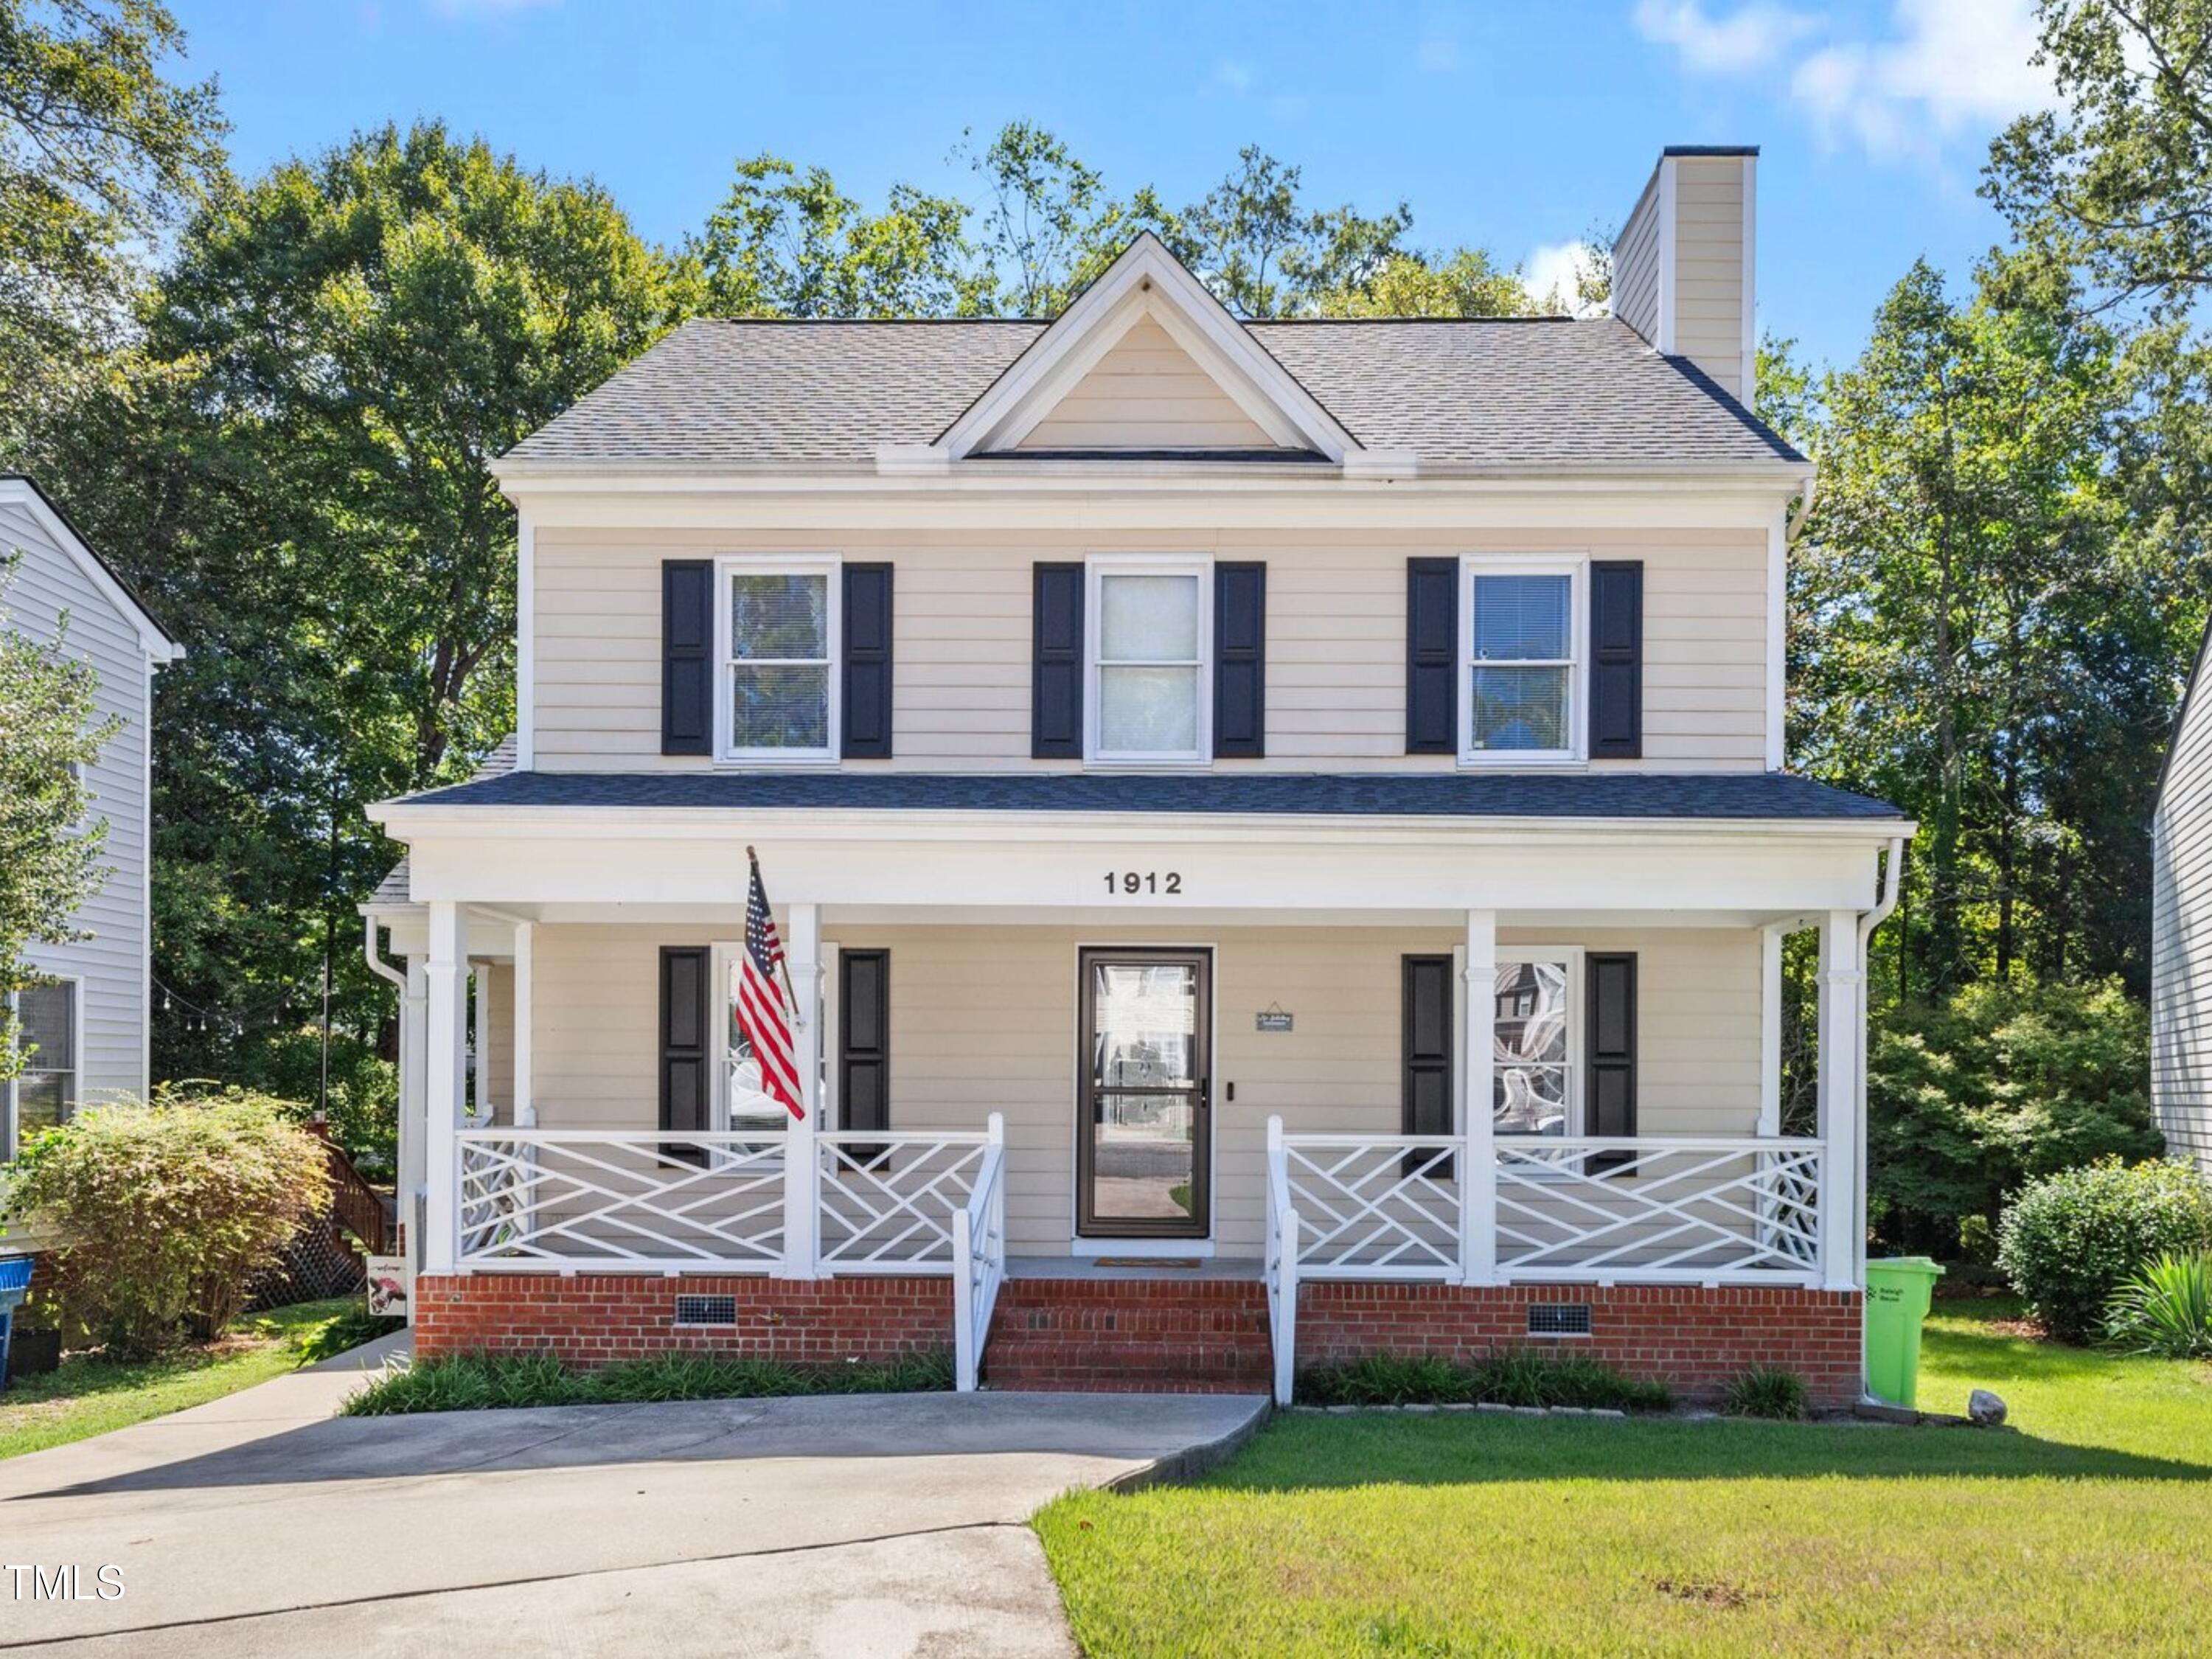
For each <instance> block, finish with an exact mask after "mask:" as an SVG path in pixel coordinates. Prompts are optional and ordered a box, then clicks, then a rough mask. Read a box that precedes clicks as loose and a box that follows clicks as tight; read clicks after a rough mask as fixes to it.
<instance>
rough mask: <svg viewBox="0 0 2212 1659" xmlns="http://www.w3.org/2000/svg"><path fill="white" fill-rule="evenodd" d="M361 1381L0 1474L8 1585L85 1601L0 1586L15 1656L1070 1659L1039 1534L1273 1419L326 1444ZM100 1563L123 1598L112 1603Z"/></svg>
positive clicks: (582, 1433)
mask: <svg viewBox="0 0 2212 1659" xmlns="http://www.w3.org/2000/svg"><path fill="white" fill-rule="evenodd" d="M361 1364H362V1360H361V1358H360V1357H358V1356H350V1355H349V1356H344V1357H343V1358H341V1359H339V1360H337V1361H332V1362H329V1363H328V1364H325V1365H324V1366H320V1367H317V1368H315V1369H314V1370H307V1371H301V1372H298V1373H296V1374H295V1375H293V1376H286V1377H280V1378H278V1379H277V1380H276V1381H275V1382H273V1383H264V1384H263V1385H262V1386H260V1387H258V1388H255V1389H247V1390H246V1391H245V1392H244V1393H242V1394H236V1395H231V1396H230V1397H229V1398H228V1399H225V1400H220V1401H215V1402H214V1403H212V1404H210V1405H207V1406H202V1407H196V1408H194V1409H193V1410H191V1411H187V1412H180V1413H177V1414H176V1415H174V1416H173V1417H167V1418H162V1419H158V1420H156V1421H155V1422H151V1423H145V1424H141V1425H138V1426H137V1427H135V1428H130V1429H124V1430H120V1431H117V1432H116V1433H113V1434H109V1435H104V1436H101V1437H99V1438H97V1439H94V1440H87V1441H82V1442H80V1443H77V1444H76V1445H72V1446H62V1447H57V1448H55V1449H53V1450H52V1451H45V1452H36V1453H33V1454H32V1455H29V1456H27V1457H19V1458H15V1459H11V1460H9V1461H8V1462H0V1565H11V1564H18V1563H21V1564H29V1563H37V1564H39V1565H42V1566H44V1567H46V1568H47V1569H49V1570H51V1569H52V1568H53V1567H56V1566H60V1565H75V1566H76V1567H77V1569H78V1575H77V1586H78V1592H79V1595H81V1596H82V1597H83V1598H85V1599H82V1600H77V1601H50V1600H38V1599H33V1595H32V1593H31V1581H30V1577H29V1576H28V1575H27V1574H10V1573H8V1572H6V1571H0V1649H8V1648H12V1647H18V1646H29V1645H42V1646H43V1645H52V1646H54V1647H55V1648H56V1650H58V1651H62V1652H65V1653H77V1652H82V1653H88V1654H104V1653H116V1654H130V1655H133V1656H136V1655H142V1654H151V1655H172V1654H191V1655H199V1654H207V1655H213V1654H222V1655H226V1656H253V1655H262V1654H268V1655H272V1656H273V1655H279V1654H281V1655H284V1656H287V1659H289V1656H293V1655H296V1654H298V1653H301V1652H303V1651H304V1652H315V1651H331V1652H346V1653H350V1654H380V1653H392V1654H399V1653H408V1654H416V1653H420V1652H422V1651H423V1650H425V1649H426V1648H428V1646H429V1645H430V1644H432V1643H433V1642H435V1643H437V1644H441V1645H450V1646H451V1647H453V1649H454V1650H459V1651H464V1652H466V1651H477V1652H544V1653H560V1654H588V1653H603V1652H613V1651H618V1650H619V1651H637V1652H646V1653H653V1654H747V1655H750V1654H779V1655H781V1654H792V1655H800V1654H804V1655H817V1654H818V1655H824V1656H829V1655H836V1656H839V1659H870V1656H885V1659H890V1656H899V1655H961V1656H969V1655H975V1656H1000V1655H1005V1656H1012V1655H1024V1656H1026V1655H1049V1656H1055V1659H1060V1656H1071V1659H1072V1656H1073V1652H1074V1649H1073V1644H1072V1643H1071V1642H1070V1640H1069V1638H1068V1634H1067V1629H1066V1622H1065V1620H1064V1619H1063V1617H1062V1615H1061V1613H1060V1598H1059V1595H1058V1593H1057V1591H1056V1590H1055V1589H1054V1587H1053V1583H1052V1581H1051V1579H1050V1577H1048V1575H1047V1573H1046V1571H1045V1566H1044V1558H1043V1554H1042V1551H1041V1550H1040V1549H1039V1548H1038V1547H1037V1543H1036V1537H1035V1535H1034V1534H1031V1533H1030V1530H1029V1528H1027V1526H1026V1525H1024V1522H1025V1521H1026V1520H1027V1518H1028V1517H1029V1516H1030V1514H1031V1513H1032V1512H1033V1511H1035V1510H1036V1508H1037V1507H1038V1506H1039V1505H1040V1504H1043V1503H1045V1502H1047V1501H1048V1499H1050V1498H1054V1496H1056V1495H1058V1494H1059V1493H1060V1492H1065V1491H1066V1490H1067V1489H1069V1488H1070V1487H1073V1486H1085V1485H1099V1484H1104V1483H1108V1482H1129V1481H1135V1480H1143V1479H1146V1478H1147V1477H1148V1476H1149V1475H1151V1474H1154V1473H1157V1472H1158V1471H1159V1470H1160V1468H1162V1466H1163V1465H1166V1466H1170V1467H1172V1466H1173V1465H1174V1464H1175V1463H1176V1462H1177V1461H1178V1460H1182V1459H1185V1458H1187V1457H1201V1458H1202V1457H1204V1456H1205V1455H1207V1449H1209V1448H1219V1447H1222V1446H1225V1445H1226V1444H1230V1443H1235V1442H1237V1440H1239V1439H1241V1437H1243V1436H1244V1435H1246V1434H1248V1433H1249V1432H1250V1431H1251V1430H1252V1428H1253V1427H1255V1425H1257V1423H1258V1422H1259V1420H1260V1418H1261V1414H1262V1413H1263V1412H1264V1410H1265V1405H1264V1402H1263V1401H1259V1400H1255V1399H1249V1398H1239V1397H1223V1396H1218V1395H1214V1396H1208V1395H1017V1394H996V1395H994V1394H981V1395H873V1396H865V1397H851V1398H828V1399H811V1400H732V1401H711V1402H702V1403H695V1404H682V1405H665V1406H575V1407H559V1408H556V1409H547V1410H541V1411H506V1412H462V1413H447V1414H437V1415H426V1416H421V1417H398V1418H333V1417H331V1415H330V1413H331V1410H332V1409H333V1408H334V1407H336V1405H337V1402H338V1401H339V1400H340V1399H342V1398H343V1396H344V1395H346V1394H347V1393H349V1392H350V1391H351V1390H352V1389H354V1388H355V1387H356V1386H358V1384H359V1381H360V1366H361ZM103 1565H115V1566H119V1567H120V1568H121V1569H122V1579H123V1584H124V1589H125V1593H124V1595H122V1597H121V1598H120V1599H116V1600H109V1601H100V1600H98V1599H96V1596H95V1575H96V1574H97V1572H98V1571H99V1569H100V1567H101V1566H103ZM18 1582H20V1583H21V1589H20V1590H18V1589H17V1588H16V1584H17V1583H18Z"/></svg>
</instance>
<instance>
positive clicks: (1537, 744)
mask: <svg viewBox="0 0 2212 1659" xmlns="http://www.w3.org/2000/svg"><path fill="white" fill-rule="evenodd" d="M1586 569H1587V566H1586V563H1585V562H1584V561H1583V560H1580V559H1558V558H1547V559H1537V558H1498V557H1482V558H1469V559H1466V560H1463V561H1462V564H1461V570H1462V577H1461V580H1462V588H1461V593H1460V601H1461V602H1460V608H1459V611H1460V707H1459V728H1460V758H1461V759H1462V761H1463V762H1465V763H1468V764H1469V765H1507V766H1525V765H1528V764H1529V763H1532V762H1546V761H1552V762H1560V761H1578V760H1581V759H1582V758H1583V756H1584V754H1585V752H1586V751H1585V749H1584V746H1583V743H1584V738H1583V734H1584V732H1585V730H1586V729H1587V718H1586V710H1585V708H1584V704H1585V702H1586V701H1587V699H1586V697H1585V695H1584V687H1585V671H1586V667H1587V665H1586V664H1585V663H1584V662H1583V649H1582V642H1583V635H1584V634H1585V631H1586V629H1585V628H1584V615H1585V612H1584V606H1585V605H1587V604H1588V602H1589V601H1588V599H1587V593H1586V590H1587V588H1588V586H1589V584H1588V582H1587V580H1585V573H1586Z"/></svg>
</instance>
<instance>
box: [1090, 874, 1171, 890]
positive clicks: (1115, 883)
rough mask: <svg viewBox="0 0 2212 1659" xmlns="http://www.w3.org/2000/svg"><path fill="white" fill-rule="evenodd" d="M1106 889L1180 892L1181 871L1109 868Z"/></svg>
mask: <svg viewBox="0 0 2212 1659" xmlns="http://www.w3.org/2000/svg"><path fill="white" fill-rule="evenodd" d="M1106 890H1107V891H1108V892H1109V893H1180V892H1182V872H1181V871H1180V870H1169V871H1166V872H1161V871H1158V870H1109V871H1108V872H1106Z"/></svg>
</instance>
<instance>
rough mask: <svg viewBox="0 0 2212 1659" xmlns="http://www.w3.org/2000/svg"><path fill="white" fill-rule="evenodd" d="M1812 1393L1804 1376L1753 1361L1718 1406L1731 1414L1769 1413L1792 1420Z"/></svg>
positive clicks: (1732, 1384) (1735, 1415) (1778, 1419)
mask: <svg viewBox="0 0 2212 1659" xmlns="http://www.w3.org/2000/svg"><path fill="white" fill-rule="evenodd" d="M1810 1398H1811V1396H1810V1395H1809V1394H1808V1392H1807V1390H1806V1388H1805V1379H1804V1378H1803V1377H1802V1376H1798V1375H1797V1373H1796V1372H1795V1371H1785V1370H1781V1369H1779V1368H1778V1367H1777V1366H1773V1365H1753V1367H1752V1368H1751V1369H1750V1370H1747V1371H1744V1372H1741V1373H1740V1374H1739V1375H1738V1376H1735V1377H1734V1378H1733V1379H1732V1380H1731V1381H1730V1382H1729V1385H1728V1393H1727V1395H1725V1396H1724V1397H1723V1400H1722V1401H1721V1409H1722V1410H1723V1411H1725V1412H1726V1413H1728V1414H1729V1416H1730V1417H1771V1418H1772V1419H1775V1420H1776V1421H1778V1422H1783V1423H1795V1422H1796V1421H1798V1420H1799V1419H1801V1418H1802V1417H1803V1416H1804V1415H1805V1412H1806V1407H1807V1405H1808V1402H1809V1401H1810Z"/></svg>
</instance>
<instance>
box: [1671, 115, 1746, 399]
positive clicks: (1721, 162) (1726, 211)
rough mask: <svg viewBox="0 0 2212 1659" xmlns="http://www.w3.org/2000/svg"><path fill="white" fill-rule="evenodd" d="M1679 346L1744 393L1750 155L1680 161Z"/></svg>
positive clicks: (1676, 216) (1676, 273)
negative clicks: (1746, 192) (1746, 187)
mask: <svg viewBox="0 0 2212 1659" xmlns="http://www.w3.org/2000/svg"><path fill="white" fill-rule="evenodd" d="M1748 166H1749V163H1748V161H1747V160H1745V159H1744V158H1741V157H1738V156H1733V155H1731V156H1716V157H1691V156H1684V157H1680V158H1679V159H1677V160H1676V161H1675V162H1674V167H1675V168H1676V173H1675V179H1674V350H1675V352H1676V353H1677V354H1678V355H1679V356H1684V357H1687V358H1689V359H1690V360H1691V361H1692V362H1694V363H1696V364H1697V365H1698V367H1699V368H1702V369H1704V370H1705V373H1706V374H1710V375H1711V376H1712V378H1713V379H1714V380H1715V381H1717V383H1718V384H1719V385H1721V386H1723V387H1725V388H1726V389H1727V390H1728V391H1729V392H1733V393H1735V395H1736V396H1738V397H1741V396H1743V395H1744V391H1745V388H1744V380H1743V339H1744V334H1743V328H1744V305H1745V300H1746V296H1745V294H1744V280H1743V278H1744V247H1743V238H1744V185H1745V177H1746V169H1747V167H1748Z"/></svg>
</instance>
